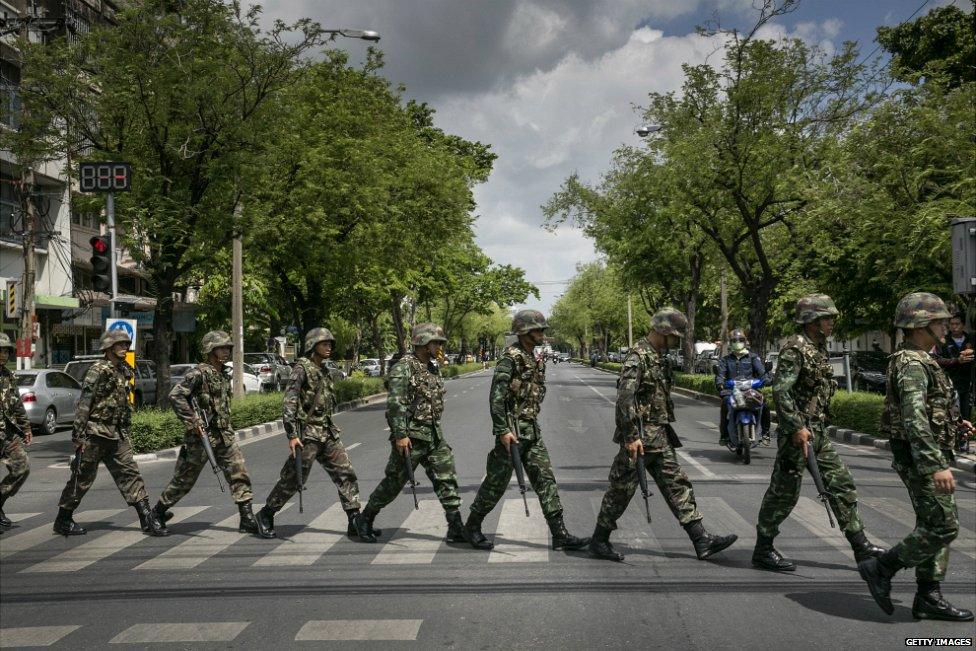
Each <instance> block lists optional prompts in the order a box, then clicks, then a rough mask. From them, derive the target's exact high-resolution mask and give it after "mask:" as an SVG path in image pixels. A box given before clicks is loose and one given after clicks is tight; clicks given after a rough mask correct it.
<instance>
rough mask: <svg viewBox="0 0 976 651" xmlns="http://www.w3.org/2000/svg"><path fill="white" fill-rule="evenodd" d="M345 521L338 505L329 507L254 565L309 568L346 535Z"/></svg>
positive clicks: (346, 520) (340, 506)
mask: <svg viewBox="0 0 976 651" xmlns="http://www.w3.org/2000/svg"><path fill="white" fill-rule="evenodd" d="M348 523H349V519H348V518H347V517H346V512H345V511H343V510H342V505H341V504H333V505H332V506H330V507H329V508H328V509H326V510H325V512H324V513H323V514H322V515H320V516H318V517H317V518H315V519H314V520H312V521H311V522H309V523H308V527H307V528H305V529H303V530H302V531H299V532H298V533H296V534H295V535H294V536H292V537H291V538H290V539H289V540H285V541H283V542H282V543H281V544H280V545H278V546H277V547H275V548H274V549H273V550H271V551H270V552H268V553H267V554H265V555H264V556H262V557H261V558H259V559H258V560H257V561H255V562H254V564H255V565H259V566H264V567H268V566H276V567H280V566H283V565H313V564H315V562H316V561H318V560H319V559H320V558H321V557H322V555H323V554H325V553H326V552H327V551H329V550H330V549H332V546H333V545H335V544H336V543H337V542H339V541H340V540H342V539H343V538H344V537H345V535H346V526H347V525H348Z"/></svg>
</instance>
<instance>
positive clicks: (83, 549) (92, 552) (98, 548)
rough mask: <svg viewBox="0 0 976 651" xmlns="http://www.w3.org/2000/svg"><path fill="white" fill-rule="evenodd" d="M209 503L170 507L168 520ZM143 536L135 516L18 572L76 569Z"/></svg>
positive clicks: (196, 510) (94, 561) (178, 519)
mask: <svg viewBox="0 0 976 651" xmlns="http://www.w3.org/2000/svg"><path fill="white" fill-rule="evenodd" d="M206 508H208V507H206V506H177V507H173V508H172V509H170V510H171V511H172V512H173V519H172V520H170V522H169V524H176V523H177V522H179V521H180V520H184V519H186V518H188V517H190V516H193V515H196V514H197V513H199V512H200V511H203V510H204V509H206ZM145 539H146V534H145V533H143V531H142V529H141V528H140V526H139V521H138V520H136V521H135V522H133V523H130V524H129V525H128V526H126V527H125V528H124V529H122V530H121V531H113V532H111V533H106V534H102V535H101V536H97V537H96V538H95V539H94V540H90V541H88V542H85V543H82V544H81V545H78V546H77V547H74V548H72V549H69V550H68V551H66V552H62V553H61V554H58V555H57V556H55V557H54V558H51V559H48V560H46V561H41V562H40V563H36V564H35V565H31V566H30V567H27V568H24V569H23V570H21V572H77V571H78V570H82V569H84V568H86V567H88V566H89V565H91V564H92V563H96V562H98V561H100V560H104V559H106V558H108V557H109V556H111V555H112V554H115V553H118V552H120V551H122V550H123V549H125V548H126V547H130V546H132V545H134V544H136V543H138V542H140V541H143V540H145Z"/></svg>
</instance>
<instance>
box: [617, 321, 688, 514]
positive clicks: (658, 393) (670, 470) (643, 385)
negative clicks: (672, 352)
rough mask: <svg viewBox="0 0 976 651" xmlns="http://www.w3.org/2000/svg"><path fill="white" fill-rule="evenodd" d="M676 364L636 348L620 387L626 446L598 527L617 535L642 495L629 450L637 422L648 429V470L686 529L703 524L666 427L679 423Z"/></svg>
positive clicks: (621, 440)
mask: <svg viewBox="0 0 976 651" xmlns="http://www.w3.org/2000/svg"><path fill="white" fill-rule="evenodd" d="M672 381H673V378H672V372H671V364H670V362H669V360H668V358H667V357H665V356H664V355H661V354H660V353H658V352H657V351H656V350H654V347H653V346H651V344H650V343H649V342H648V341H646V340H643V341H639V342H637V344H636V345H635V346H634V347H633V348H631V349H630V351H629V352H628V353H627V356H626V357H625V358H624V362H623V365H622V367H621V369H620V380H619V381H618V383H617V427H616V430H615V431H614V434H613V442H614V443H618V444H619V445H620V450H619V451H618V452H617V456H616V457H614V460H613V465H612V466H611V467H610V487H609V488H608V489H607V492H606V494H605V495H604V496H603V504H602V505H601V507H600V515H599V516H598V517H597V524H599V525H601V526H603V527H605V528H607V529H609V530H611V531H613V530H614V529H616V528H617V520H618V519H619V518H620V516H621V515H623V513H624V511H625V510H626V509H627V505H628V504H630V500H631V499H632V498H633V497H634V492H635V491H636V490H637V466H636V464H635V463H634V461H633V460H632V459H631V458H630V453H628V452H627V449H626V448H625V447H624V445H626V444H627V443H631V442H633V441H636V440H637V438H638V430H637V419H638V418H640V419H641V422H642V423H643V424H644V437H643V439H642V442H643V444H644V465H645V467H646V468H647V472H648V473H650V475H651V476H652V477H653V478H654V482H655V483H656V484H657V485H658V488H660V489H661V493H662V494H663V495H664V497H665V499H666V500H667V502H668V506H669V507H670V508H671V512H672V513H673V514H674V517H676V518H678V522H680V523H681V524H682V525H687V524H691V523H692V522H696V521H699V520H701V519H702V515H701V513H699V512H698V506H697V504H696V502H695V491H694V489H693V488H692V486H691V480H690V479H688V475H686V474H685V472H684V470H682V469H681V465H680V464H679V463H678V457H677V455H676V454H675V452H674V448H673V447H671V445H670V444H669V443H668V438H667V431H666V426H667V425H668V423H671V422H674V403H672V401H671V385H672Z"/></svg>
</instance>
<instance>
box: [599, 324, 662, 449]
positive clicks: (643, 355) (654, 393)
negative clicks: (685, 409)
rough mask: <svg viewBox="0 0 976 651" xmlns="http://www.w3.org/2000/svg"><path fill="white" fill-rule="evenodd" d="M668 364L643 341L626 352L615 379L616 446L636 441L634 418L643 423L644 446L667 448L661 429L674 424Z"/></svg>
mask: <svg viewBox="0 0 976 651" xmlns="http://www.w3.org/2000/svg"><path fill="white" fill-rule="evenodd" d="M673 381H674V378H673V375H672V371H671V361H670V360H669V359H668V358H667V357H666V356H664V355H661V354H660V353H658V352H657V351H656V350H654V347H653V346H652V345H651V343H650V342H649V341H647V340H646V339H642V340H641V341H638V342H637V343H636V344H635V345H634V347H633V348H631V349H630V350H629V351H627V355H626V357H624V362H623V364H622V365H621V367H620V378H619V379H618V380H617V410H616V411H617V427H616V429H615V430H614V433H613V440H614V442H615V443H631V442H633V441H636V440H637V438H638V431H637V418H638V416H639V417H640V419H641V422H642V423H643V424H644V438H643V443H644V447H645V448H647V449H652V450H663V449H665V448H666V447H667V445H668V440H667V434H666V432H665V429H664V426H665V425H667V424H668V423H670V422H673V421H674V403H673V402H672V401H671V385H672V383H673Z"/></svg>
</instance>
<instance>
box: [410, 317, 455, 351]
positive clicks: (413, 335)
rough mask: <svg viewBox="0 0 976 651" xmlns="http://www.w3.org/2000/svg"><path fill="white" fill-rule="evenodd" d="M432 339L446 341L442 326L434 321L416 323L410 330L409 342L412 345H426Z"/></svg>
mask: <svg viewBox="0 0 976 651" xmlns="http://www.w3.org/2000/svg"><path fill="white" fill-rule="evenodd" d="M432 341H441V342H444V341H447V338H446V337H445V336H444V328H442V327H440V326H439V325H437V324H436V323H418V324H417V325H415V326H414V327H413V330H411V331H410V343H411V344H413V345H414V346H426V345H427V344H429V343H430V342H432Z"/></svg>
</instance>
